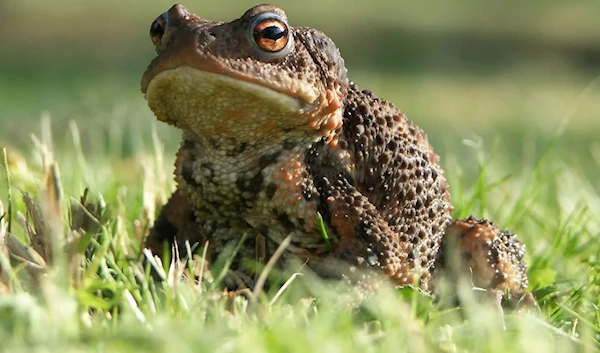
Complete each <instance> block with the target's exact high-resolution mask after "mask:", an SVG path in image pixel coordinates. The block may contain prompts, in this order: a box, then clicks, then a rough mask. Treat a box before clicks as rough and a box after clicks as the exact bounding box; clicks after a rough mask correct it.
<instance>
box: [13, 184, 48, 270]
mask: <svg viewBox="0 0 600 353" xmlns="http://www.w3.org/2000/svg"><path fill="white" fill-rule="evenodd" d="M23 203H24V204H25V208H26V210H27V218H26V219H25V220H23V219H21V220H20V221H21V222H20V223H21V225H22V226H23V228H24V229H25V232H26V233H27V237H28V238H29V242H30V243H31V246H32V247H33V250H35V251H36V252H37V253H38V254H40V255H41V256H42V258H43V259H44V260H45V261H46V262H51V261H52V258H51V249H50V242H49V241H50V239H49V236H48V230H47V228H46V222H45V221H44V217H43V216H42V212H41V210H40V207H39V204H38V203H37V202H36V201H35V199H34V198H33V197H31V196H29V194H28V193H26V192H24V193H23ZM28 220H31V223H32V224H33V228H32V227H31V226H30V225H29V222H28Z"/></svg>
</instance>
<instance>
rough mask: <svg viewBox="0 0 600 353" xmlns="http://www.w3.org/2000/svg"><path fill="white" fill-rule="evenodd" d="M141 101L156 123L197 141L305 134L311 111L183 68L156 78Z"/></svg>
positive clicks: (254, 88)
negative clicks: (181, 132)
mask: <svg viewBox="0 0 600 353" xmlns="http://www.w3.org/2000/svg"><path fill="white" fill-rule="evenodd" d="M146 99H147V101H148V105H149V106H150V109H152V111H153V112H154V113H155V115H156V116H157V118H158V119H159V120H161V121H164V122H167V123H169V124H172V125H174V126H176V127H178V128H180V129H182V130H184V131H187V132H191V133H192V134H193V135H194V136H195V137H196V138H197V139H198V140H203V139H205V138H207V137H211V136H221V137H233V138H236V139H237V140H239V141H242V142H244V141H258V140H261V139H264V138H266V137H269V138H276V137H277V136H280V135H282V134H283V133H286V134H289V132H290V129H293V130H295V129H298V130H302V131H298V133H309V131H308V129H307V128H302V127H303V126H306V125H307V124H308V123H309V122H310V112H311V111H314V109H315V106H313V105H308V104H306V103H303V102H302V101H301V100H299V99H297V98H294V97H291V96H288V95H286V94H283V93H280V92H277V91H274V90H272V89H269V88H267V87H264V86H261V85H258V84H255V83H251V82H246V81H243V80H238V79H235V78H231V77H228V76H224V75H220V74H215V73H211V72H206V71H201V70H197V69H194V68H191V67H188V66H180V67H177V68H175V69H170V70H166V71H163V72H161V73H159V74H157V75H156V76H155V77H154V78H153V79H152V81H150V83H149V85H148V89H147V91H146ZM313 133H314V132H313Z"/></svg>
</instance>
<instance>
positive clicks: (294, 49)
mask: <svg viewBox="0 0 600 353" xmlns="http://www.w3.org/2000/svg"><path fill="white" fill-rule="evenodd" d="M150 36H151V39H152V42H153V44H154V46H155V49H156V52H157V54H158V55H157V57H156V58H155V59H154V60H152V62H151V63H150V65H149V66H148V68H147V70H146V72H145V73H144V75H143V78H142V92H143V93H144V95H145V98H146V100H147V102H148V105H149V107H150V109H151V110H152V111H153V112H154V114H155V115H156V117H157V119H158V120H160V121H162V122H165V123H167V124H171V125H173V126H175V127H177V128H179V129H180V130H181V131H182V132H183V138H182V142H181V147H180V149H179V151H178V153H177V159H176V163H175V166H176V167H175V178H176V182H177V189H176V191H175V192H174V194H173V195H172V196H171V198H170V200H169V201H168V203H167V204H166V205H165V206H164V208H163V209H162V211H161V213H160V214H159V216H158V218H157V220H156V223H155V225H154V227H153V229H152V230H151V232H150V234H149V236H148V238H147V241H146V244H145V245H146V247H147V248H149V249H150V250H151V251H152V252H153V253H155V254H158V255H161V254H164V253H165V250H167V251H168V249H169V248H170V247H171V246H173V245H174V244H177V245H178V247H179V249H180V250H181V249H185V247H184V246H183V244H184V242H186V241H188V242H190V243H192V244H193V243H198V244H200V245H201V246H204V245H205V244H207V245H206V246H207V247H208V248H207V249H206V251H207V254H208V258H209V260H211V261H212V260H214V259H215V258H216V257H217V256H218V255H219V254H220V253H222V252H223V251H224V250H225V249H226V247H227V246H229V245H230V244H234V245H235V244H238V243H240V242H241V240H242V239H244V240H243V242H242V243H241V244H239V247H240V248H239V252H238V253H237V255H236V257H235V260H234V262H233V264H232V269H233V270H236V272H237V273H240V274H241V276H242V278H244V279H246V280H247V281H243V282H245V283H249V282H252V278H253V276H255V275H256V272H257V271H258V270H259V269H260V268H262V267H261V266H260V265H261V264H264V263H265V262H266V261H268V260H269V259H270V258H271V256H273V254H274V253H275V252H276V250H277V249H278V248H279V247H280V246H281V245H282V244H284V245H285V250H284V252H283V256H282V259H280V262H281V261H284V260H285V259H286V258H290V257H294V258H296V259H300V260H302V261H303V262H305V263H306V264H307V265H308V266H309V267H310V268H311V269H312V270H313V271H314V272H316V273H317V274H318V275H320V276H322V277H327V278H331V277H334V278H347V279H348V280H350V281H351V282H356V283H360V282H364V281H365V280H366V279H368V278H373V277H374V276H379V277H382V278H385V279H386V280H389V281H392V282H393V283H395V284H396V285H398V286H407V285H414V286H417V287H420V288H422V289H423V290H427V291H431V290H432V289H433V287H434V284H435V283H436V282H437V280H436V279H437V277H438V274H440V273H443V272H444V271H445V270H447V269H450V268H451V267H456V266H450V265H449V264H450V260H449V259H450V258H452V256H451V254H456V256H455V258H456V259H458V261H457V263H458V264H459V266H457V268H459V269H460V268H462V269H463V270H464V271H466V272H465V273H469V276H471V281H472V283H473V284H474V285H476V286H479V287H482V288H484V289H487V290H488V291H489V292H490V293H492V294H493V296H494V297H495V298H496V299H497V300H498V302H503V303H507V302H509V301H511V300H514V299H515V298H517V299H520V298H523V297H526V296H530V294H528V293H527V291H526V289H527V276H526V270H527V266H526V264H525V262H524V259H523V257H524V253H525V247H524V245H523V244H521V243H520V242H519V241H518V240H517V238H516V236H515V235H513V234H512V233H510V232H507V231H503V230H501V229H499V228H497V227H496V226H495V225H494V224H492V223H491V222H489V221H487V220H476V219H475V218H473V217H469V218H468V219H464V220H454V221H453V220H452V219H451V215H450V214H451V211H452V205H451V204H450V195H449V192H448V184H447V182H446V179H445V178H444V171H443V170H442V169H441V167H440V165H439V158H438V156H437V155H436V154H435V153H434V151H433V149H432V147H431V145H430V144H429V142H428V139H427V135H426V134H425V133H424V132H423V131H422V130H421V129H420V128H418V127H417V126H416V125H414V124H413V123H412V122H410V121H409V120H408V119H407V117H406V116H405V115H404V114H403V113H402V112H401V111H400V110H398V109H397V108H396V107H395V106H394V105H393V104H392V103H390V102H388V101H386V100H385V99H382V98H379V97H377V96H376V95H375V94H373V93H372V92H370V91H368V90H363V89H360V88H359V87H358V86H357V85H356V84H355V83H354V82H352V81H351V80H350V79H349V78H348V75H347V69H346V67H345V65H344V60H343V58H342V57H341V55H340V52H339V50H338V48H337V47H336V45H335V43H334V42H333V41H332V40H331V39H330V38H329V37H327V36H326V35H325V34H323V33H321V32H319V31H318V30H315V29H312V28H306V27H292V26H290V25H289V24H288V19H287V17H286V15H285V13H284V11H283V10H281V9H279V8H277V7H275V6H272V5H259V6H255V7H253V8H251V9H249V10H248V11H246V12H245V13H244V14H243V15H242V16H241V17H240V18H239V19H236V20H234V21H232V22H214V21H210V20H206V19H203V18H201V17H199V16H197V15H195V14H193V13H192V12H190V11H188V10H187V9H186V8H185V7H183V6H181V5H175V6H173V7H172V8H171V9H170V10H168V11H167V12H165V13H163V14H162V15H160V16H159V17H158V18H157V19H156V20H155V21H154V22H153V23H152V25H151V29H150ZM243 235H244V237H243Z"/></svg>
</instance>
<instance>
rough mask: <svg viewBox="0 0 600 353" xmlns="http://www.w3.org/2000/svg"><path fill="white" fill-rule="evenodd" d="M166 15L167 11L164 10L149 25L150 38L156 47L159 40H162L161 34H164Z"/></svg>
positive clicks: (158, 44)
mask: <svg viewBox="0 0 600 353" xmlns="http://www.w3.org/2000/svg"><path fill="white" fill-rule="evenodd" d="M167 17H168V13H166V12H164V13H163V14H162V15H160V16H158V17H157V18H156V20H154V22H152V25H151V26H150V39H151V40H152V44H154V46H155V47H156V48H158V47H159V46H160V41H161V40H162V37H163V34H165V28H166V27H167Z"/></svg>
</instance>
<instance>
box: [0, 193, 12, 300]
mask: <svg viewBox="0 0 600 353" xmlns="http://www.w3.org/2000/svg"><path fill="white" fill-rule="evenodd" d="M4 218H5V213H4V206H3V205H2V202H1V201H0V257H2V258H4V259H8V249H7V247H6V235H7V233H8V231H7V229H8V228H7V227H8V226H7V224H6V222H5V221H4ZM10 292H12V286H11V282H10V277H9V276H8V273H6V270H5V269H3V268H2V266H1V264H0V294H2V293H10Z"/></svg>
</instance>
